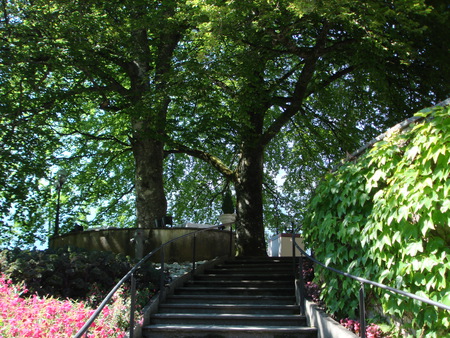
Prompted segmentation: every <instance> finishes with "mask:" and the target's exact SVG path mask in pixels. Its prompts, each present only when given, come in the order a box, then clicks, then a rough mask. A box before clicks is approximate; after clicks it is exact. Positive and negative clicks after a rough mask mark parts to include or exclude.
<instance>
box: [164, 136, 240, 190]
mask: <svg viewBox="0 0 450 338" xmlns="http://www.w3.org/2000/svg"><path fill="white" fill-rule="evenodd" d="M164 154H165V155H166V156H167V155H169V154H186V155H189V156H192V157H195V158H198V159H199V160H202V161H204V162H206V163H208V164H210V165H212V166H213V168H215V169H216V170H217V171H218V172H219V173H220V174H222V175H223V176H224V177H225V178H227V179H228V180H230V181H232V182H235V181H236V180H237V176H236V172H235V171H233V170H231V169H230V168H228V166H227V165H226V164H225V163H223V162H222V161H221V160H220V159H219V158H218V157H216V156H213V155H212V154H210V153H208V152H206V151H202V150H198V149H191V148H189V147H186V146H184V145H182V144H177V145H175V146H174V148H173V149H170V150H165V151H164Z"/></svg>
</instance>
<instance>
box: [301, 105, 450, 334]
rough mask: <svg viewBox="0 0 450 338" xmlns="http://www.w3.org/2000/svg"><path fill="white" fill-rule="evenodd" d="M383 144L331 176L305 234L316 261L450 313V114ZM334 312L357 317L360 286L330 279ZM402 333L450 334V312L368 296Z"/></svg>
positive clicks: (439, 113) (435, 115)
mask: <svg viewBox="0 0 450 338" xmlns="http://www.w3.org/2000/svg"><path fill="white" fill-rule="evenodd" d="M417 115H418V116H420V117H423V118H424V120H423V121H422V122H419V123H416V124H415V125H412V126H410V128H409V129H408V130H406V131H404V132H402V133H394V134H392V135H390V136H389V137H387V138H386V139H385V140H383V141H381V142H378V143H376V144H375V145H374V147H373V148H372V149H371V150H370V151H368V152H367V153H366V154H365V155H363V156H362V157H361V158H359V159H358V160H357V161H355V162H349V163H346V164H345V165H344V166H342V167H341V168H340V169H339V170H338V171H337V172H334V173H330V174H328V175H327V177H326V178H325V180H324V181H323V182H322V183H321V184H319V186H318V188H317V190H316V193H315V196H314V197H313V199H312V200H311V204H310V208H309V214H308V216H307V218H306V222H305V226H304V233H305V238H306V241H307V242H308V243H309V245H310V247H312V248H313V249H314V251H315V255H316V257H317V258H318V259H319V260H320V261H323V262H325V264H327V265H331V266H333V267H335V268H337V269H340V270H344V271H347V272H349V273H351V274H354V275H357V276H361V277H365V278H367V279H371V280H375V281H377V282H380V283H384V284H387V285H390V286H393V287H396V288H399V289H402V290H405V291H409V292H412V293H415V294H418V295H421V296H425V297H428V298H430V299H432V300H435V301H438V302H441V303H444V304H447V305H450V299H449V298H448V294H449V293H450V283H448V282H447V281H448V280H449V277H450V260H449V257H450V226H449V219H450V167H449V165H448V163H449V162H450V107H449V106H447V107H436V108H433V109H426V110H423V111H421V112H419V113H418V114H417ZM319 275H320V278H319V279H318V280H319V281H320V283H324V285H326V287H324V288H323V293H322V295H323V298H324V301H325V302H326V305H327V307H328V308H329V309H330V310H331V312H333V313H337V314H338V316H340V317H341V318H343V317H347V316H348V317H354V316H355V313H354V311H353V310H356V309H357V308H358V297H357V295H358V288H359V283H356V282H354V281H353V280H351V279H348V278H341V277H339V276H336V275H335V274H334V273H332V272H328V271H327V270H323V269H321V270H320V273H319ZM366 292H367V293H368V294H369V295H372V297H368V300H367V301H368V308H369V309H372V310H374V309H375V308H376V307H375V306H372V307H371V306H370V305H378V304H375V303H376V302H379V303H380V305H381V307H382V308H383V310H384V312H385V313H387V314H389V315H390V317H391V318H397V319H398V320H399V321H400V322H401V324H402V328H404V329H409V330H410V332H411V333H412V334H413V332H414V331H415V334H416V335H418V336H420V335H423V336H427V337H441V336H445V335H447V334H448V332H449V330H450V321H449V319H448V313H447V312H445V311H439V310H437V309H436V308H434V307H432V306H428V305H424V304H423V303H420V302H417V301H413V300H409V299H405V298H404V297H399V296H397V295H395V294H391V293H386V292H384V291H383V290H380V289H376V288H369V287H367V290H366Z"/></svg>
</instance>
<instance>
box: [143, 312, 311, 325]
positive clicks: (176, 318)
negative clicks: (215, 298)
mask: <svg viewBox="0 0 450 338" xmlns="http://www.w3.org/2000/svg"><path fill="white" fill-rule="evenodd" d="M151 323H152V324H166V325H174V324H176V325H248V326H263V327H267V326H306V318H305V317H304V316H300V315H264V314H242V313H239V314H193V313H188V314H185V313H156V314H154V315H153V316H152V317H151Z"/></svg>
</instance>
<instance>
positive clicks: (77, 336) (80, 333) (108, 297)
mask: <svg viewBox="0 0 450 338" xmlns="http://www.w3.org/2000/svg"><path fill="white" fill-rule="evenodd" d="M233 223H234V222H231V223H223V224H219V225H213V226H211V227H208V228H202V229H199V230H196V231H193V232H190V233H187V234H184V235H181V236H178V237H176V238H173V239H171V240H170V241H167V242H165V243H164V244H162V245H160V246H159V247H157V248H156V249H154V250H152V251H151V252H149V253H148V254H147V255H145V256H144V257H143V258H142V259H141V260H140V261H139V262H137V263H136V264H135V265H134V266H133V268H131V269H130V271H128V273H127V274H126V275H125V276H123V277H122V279H121V280H120V281H119V282H117V284H116V285H115V286H114V287H113V288H112V289H111V291H110V292H109V293H108V294H107V295H106V296H105V298H104V299H103V301H102V302H101V303H100V305H99V306H98V308H97V309H96V310H95V311H94V312H93V313H92V315H91V316H90V317H89V319H88V320H87V321H86V323H84V325H83V327H81V328H80V329H79V330H78V332H77V333H76V334H75V335H74V336H73V338H81V337H82V336H83V335H84V334H85V333H86V332H87V330H88V329H89V327H90V326H91V325H92V324H93V323H94V321H95V320H96V319H97V317H98V316H99V315H100V313H101V312H102V311H103V308H104V307H105V306H106V305H107V304H108V303H109V301H110V300H111V299H112V297H113V296H114V294H115V293H116V291H117V290H118V289H119V288H120V287H121V286H122V284H123V283H125V282H126V281H127V280H128V279H130V278H132V277H133V275H134V273H135V272H136V271H137V270H138V269H139V268H140V267H141V265H142V264H144V263H145V262H146V261H147V260H148V259H149V258H150V257H152V256H153V255H154V254H156V253H157V252H158V251H160V250H162V249H163V248H164V247H166V246H167V245H169V244H171V243H173V242H175V241H178V240H180V239H182V238H185V237H190V236H194V237H195V236H196V235H197V234H198V233H200V232H204V231H209V230H212V229H219V228H222V227H227V226H230V237H231V236H232V232H233V230H232V227H231V225H232V224H233ZM230 247H231V244H230ZM193 264H194V266H195V261H194V262H193ZM162 270H163V267H162V266H161V273H162V274H163V273H164V271H162ZM160 292H162V290H161V289H160ZM131 311H134V310H133V309H132V310H131ZM131 325H133V324H132V323H131V324H130V326H131ZM130 330H133V328H131V327H130Z"/></svg>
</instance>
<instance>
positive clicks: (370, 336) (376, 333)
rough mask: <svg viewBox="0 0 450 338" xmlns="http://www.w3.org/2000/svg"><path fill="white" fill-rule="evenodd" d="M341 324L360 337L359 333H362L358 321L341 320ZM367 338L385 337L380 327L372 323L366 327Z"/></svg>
mask: <svg viewBox="0 0 450 338" xmlns="http://www.w3.org/2000/svg"><path fill="white" fill-rule="evenodd" d="M340 323H341V325H342V326H344V327H345V328H347V329H348V330H350V331H352V332H353V333H356V334H358V335H359V333H360V331H361V326H360V324H359V322H358V321H357V320H353V319H349V318H345V319H341V320H340ZM366 337H367V338H381V337H384V335H383V332H382V331H381V329H380V327H379V326H378V325H376V324H373V323H372V324H370V325H369V326H367V327H366Z"/></svg>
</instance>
